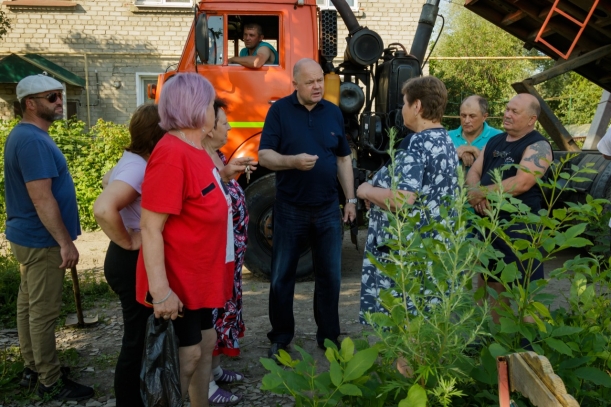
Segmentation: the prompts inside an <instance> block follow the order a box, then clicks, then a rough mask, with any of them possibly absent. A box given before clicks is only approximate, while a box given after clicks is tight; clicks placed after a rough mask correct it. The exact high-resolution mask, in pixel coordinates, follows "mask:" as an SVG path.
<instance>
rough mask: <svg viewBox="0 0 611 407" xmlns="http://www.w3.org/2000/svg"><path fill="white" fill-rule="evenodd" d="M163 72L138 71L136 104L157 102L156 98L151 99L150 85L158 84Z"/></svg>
mask: <svg viewBox="0 0 611 407" xmlns="http://www.w3.org/2000/svg"><path fill="white" fill-rule="evenodd" d="M160 73H161V72H138V73H136V106H140V105H142V104H144V103H155V99H149V97H148V93H147V89H148V85H157V79H158V77H159V74H160Z"/></svg>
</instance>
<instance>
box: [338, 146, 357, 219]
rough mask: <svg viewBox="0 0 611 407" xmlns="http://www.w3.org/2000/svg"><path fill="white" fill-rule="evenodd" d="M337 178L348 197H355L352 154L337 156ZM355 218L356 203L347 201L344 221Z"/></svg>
mask: <svg viewBox="0 0 611 407" xmlns="http://www.w3.org/2000/svg"><path fill="white" fill-rule="evenodd" d="M337 178H338V179H339V184H340V185H341V186H342V189H343V190H344V195H345V196H346V199H352V198H354V172H353V171H352V158H351V156H349V155H347V156H345V157H337ZM354 219H356V205H355V204H353V203H346V205H345V206H344V219H343V220H344V222H348V221H353V220H354Z"/></svg>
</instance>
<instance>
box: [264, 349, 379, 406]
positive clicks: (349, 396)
mask: <svg viewBox="0 0 611 407" xmlns="http://www.w3.org/2000/svg"><path fill="white" fill-rule="evenodd" d="M359 345H360V346H358V347H357V346H355V343H354V342H353V341H352V340H351V339H350V338H345V339H344V340H343V341H342V343H341V348H340V349H339V350H338V349H337V346H335V344H334V343H333V342H331V341H329V340H328V339H326V340H325V346H327V350H326V351H325V357H326V358H327V360H328V361H329V363H330V370H329V371H328V372H322V373H320V372H318V369H317V367H318V366H317V362H316V360H315V359H314V358H313V357H312V356H311V355H310V354H308V353H307V352H306V351H305V350H303V349H302V348H301V347H299V346H297V345H295V349H297V351H298V352H299V353H300V354H301V357H302V359H301V360H293V359H292V358H291V356H290V355H289V354H288V353H287V352H286V351H284V350H280V354H279V357H278V362H279V363H280V364H281V365H283V366H284V367H285V369H283V368H282V367H280V366H278V365H277V364H276V363H275V362H274V361H273V360H271V359H267V358H261V363H262V364H263V366H264V367H265V368H266V369H267V370H268V371H269V372H270V373H268V374H266V375H265V376H264V377H263V384H262V386H261V389H262V390H267V391H271V392H273V393H276V394H288V395H291V396H293V397H294V398H295V405H296V406H298V407H301V406H310V407H319V406H320V407H322V406H336V405H338V404H339V403H342V405H359V406H382V405H384V404H383V403H384V401H385V400H386V397H379V396H380V395H379V394H378V392H377V391H376V388H377V387H378V385H379V380H378V377H377V375H376V377H371V376H369V374H370V373H371V371H372V367H373V366H374V363H375V361H376V359H377V357H378V347H377V346H373V347H369V346H368V344H367V343H366V342H365V341H361V342H360V343H359ZM355 349H356V350H357V352H356V353H355ZM356 398H359V399H360V402H358V401H357V400H359V399H356Z"/></svg>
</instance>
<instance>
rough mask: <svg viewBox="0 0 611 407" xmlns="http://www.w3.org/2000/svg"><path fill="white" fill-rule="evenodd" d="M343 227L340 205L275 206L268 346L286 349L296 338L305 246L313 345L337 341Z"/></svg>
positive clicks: (279, 203)
mask: <svg viewBox="0 0 611 407" xmlns="http://www.w3.org/2000/svg"><path fill="white" fill-rule="evenodd" d="M342 236H343V230H342V224H341V216H340V211H339V203H338V201H337V200H336V201H334V202H333V203H331V204H327V205H322V206H293V205H291V204H288V203H285V202H281V201H276V203H275V204H274V246H273V250H272V270H271V286H270V290H269V320H270V322H271V324H272V330H271V331H270V332H269V333H268V334H267V337H268V338H269V340H270V341H271V342H272V343H280V344H283V345H288V344H289V343H290V342H291V340H292V339H293V336H294V335H295V318H294V316H293V295H294V293H295V275H296V270H297V262H298V260H299V255H300V253H301V252H302V250H303V248H304V247H306V245H307V244H308V243H309V245H310V247H311V248H312V259H313V263H314V278H315V283H314V319H315V321H316V325H317V326H318V330H317V332H316V340H317V341H318V343H319V344H323V343H324V341H325V338H328V339H331V340H337V337H338V336H339V332H340V329H339V312H338V307H339V291H340V285H341V250H342Z"/></svg>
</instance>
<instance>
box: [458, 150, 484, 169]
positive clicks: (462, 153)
mask: <svg viewBox="0 0 611 407" xmlns="http://www.w3.org/2000/svg"><path fill="white" fill-rule="evenodd" d="M479 153H480V150H479V148H477V147H473V146H460V147H458V148H457V149H456V154H458V158H459V159H460V160H461V161H462V163H463V164H464V165H465V167H471V166H472V165H473V163H474V162H475V159H476V158H477V157H478V156H479Z"/></svg>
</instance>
